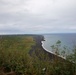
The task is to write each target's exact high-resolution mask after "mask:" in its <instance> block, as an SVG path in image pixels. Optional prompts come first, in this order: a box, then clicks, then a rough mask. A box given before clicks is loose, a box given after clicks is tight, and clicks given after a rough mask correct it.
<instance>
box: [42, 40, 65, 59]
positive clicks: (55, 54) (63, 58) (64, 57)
mask: <svg viewBox="0 0 76 75" xmlns="http://www.w3.org/2000/svg"><path fill="white" fill-rule="evenodd" d="M41 43H42V47H43V49H44V50H45V51H47V52H49V53H51V54H54V55H56V54H55V53H53V52H52V51H49V50H48V49H46V48H45V47H44V46H43V41H41ZM58 57H61V58H63V59H66V57H63V56H60V55H58Z"/></svg>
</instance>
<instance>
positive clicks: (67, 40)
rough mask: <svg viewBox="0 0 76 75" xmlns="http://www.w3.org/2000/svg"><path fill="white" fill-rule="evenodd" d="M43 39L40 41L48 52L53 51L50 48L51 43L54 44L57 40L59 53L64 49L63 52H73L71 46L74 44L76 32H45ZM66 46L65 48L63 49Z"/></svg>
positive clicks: (75, 42)
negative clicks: (59, 43) (59, 42)
mask: <svg viewBox="0 0 76 75" xmlns="http://www.w3.org/2000/svg"><path fill="white" fill-rule="evenodd" d="M43 36H44V40H45V41H42V46H43V48H44V49H45V50H46V51H48V52H50V53H54V51H53V49H52V48H51V46H52V45H55V44H56V42H57V41H58V40H60V41H61V47H60V48H61V49H60V51H59V52H60V54H61V52H62V51H64V50H65V54H66V55H68V54H71V53H73V48H74V47H75V46H76V33H65V34H45V35H43ZM64 47H66V49H64Z"/></svg>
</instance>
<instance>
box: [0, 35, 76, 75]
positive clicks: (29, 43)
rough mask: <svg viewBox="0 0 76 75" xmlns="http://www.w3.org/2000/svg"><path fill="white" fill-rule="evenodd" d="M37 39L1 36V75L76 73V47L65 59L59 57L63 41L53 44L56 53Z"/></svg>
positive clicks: (62, 74) (71, 74) (69, 74)
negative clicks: (39, 43)
mask: <svg viewBox="0 0 76 75" xmlns="http://www.w3.org/2000/svg"><path fill="white" fill-rule="evenodd" d="M37 41H38V40H37ZM37 41H36V39H35V38H34V36H0V75H4V74H5V75H76V74H75V72H76V67H75V66H76V64H75V63H76V59H75V58H76V50H75V49H74V54H73V55H69V56H68V60H65V59H62V58H60V57H57V55H59V52H58V51H59V49H60V46H61V41H57V42H56V44H55V45H53V46H51V47H52V48H53V49H54V50H55V53H56V55H51V54H49V53H47V52H45V51H44V50H42V48H41V47H40V46H39V45H37ZM32 48H33V50H32ZM30 51H31V52H30ZM63 53H65V52H63ZM72 56H73V57H72ZM72 59H75V60H74V63H73V62H71V61H72ZM9 73H10V74H9Z"/></svg>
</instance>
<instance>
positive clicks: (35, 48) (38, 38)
mask: <svg viewBox="0 0 76 75" xmlns="http://www.w3.org/2000/svg"><path fill="white" fill-rule="evenodd" d="M33 38H34V40H35V42H36V45H35V46H33V47H32V49H31V50H30V52H29V54H30V55H31V56H32V57H33V53H35V55H36V56H37V57H39V58H40V60H43V58H42V57H40V56H39V55H40V54H41V53H42V54H44V55H45V56H46V57H48V58H49V60H54V59H55V58H58V59H60V60H65V59H64V58H62V57H61V56H57V55H55V54H54V53H52V52H49V51H48V50H47V49H45V48H44V47H43V46H42V41H45V40H44V36H42V35H35V36H33ZM46 57H44V58H46ZM44 60H47V59H44Z"/></svg>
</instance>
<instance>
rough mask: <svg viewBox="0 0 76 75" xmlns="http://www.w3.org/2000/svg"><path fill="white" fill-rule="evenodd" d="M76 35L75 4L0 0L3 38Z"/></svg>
mask: <svg viewBox="0 0 76 75" xmlns="http://www.w3.org/2000/svg"><path fill="white" fill-rule="evenodd" d="M73 32H74V33H76V0H0V34H15V33H20V34H21V33H25V34H31V33H32V34H34V33H35V34H36V33H73Z"/></svg>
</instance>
